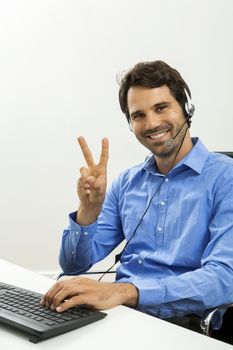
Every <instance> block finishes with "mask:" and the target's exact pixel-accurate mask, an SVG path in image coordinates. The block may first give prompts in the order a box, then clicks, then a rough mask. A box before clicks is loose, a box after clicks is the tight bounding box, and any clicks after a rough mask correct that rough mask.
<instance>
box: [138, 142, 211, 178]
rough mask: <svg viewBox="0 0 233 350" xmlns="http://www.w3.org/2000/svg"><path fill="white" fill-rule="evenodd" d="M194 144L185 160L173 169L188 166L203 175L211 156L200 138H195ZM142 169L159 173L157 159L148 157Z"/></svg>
mask: <svg viewBox="0 0 233 350" xmlns="http://www.w3.org/2000/svg"><path fill="white" fill-rule="evenodd" d="M192 142H193V148H192V149H191V150H190V152H189V153H188V154H187V155H186V156H185V157H184V158H183V159H181V161H180V162H179V163H177V164H176V166H175V167H174V168H173V169H176V168H178V167H180V166H182V165H186V166H188V167H189V168H191V169H193V170H194V171H196V172H197V173H198V174H201V172H202V170H203V168H204V165H205V162H206V160H207V158H208V156H209V151H208V150H207V148H206V147H205V146H204V144H203V143H202V141H201V140H200V139H199V138H197V137H193V138H192ZM142 169H144V170H147V171H149V172H153V173H158V171H157V167H156V161H155V157H154V155H153V154H152V155H149V156H147V158H146V160H145V162H144V163H143V164H142ZM173 169H172V170H173ZM172 170H171V171H172Z"/></svg>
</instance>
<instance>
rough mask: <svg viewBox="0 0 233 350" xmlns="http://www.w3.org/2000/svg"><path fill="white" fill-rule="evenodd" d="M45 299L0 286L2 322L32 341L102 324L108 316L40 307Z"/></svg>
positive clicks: (82, 308) (79, 309)
mask: <svg viewBox="0 0 233 350" xmlns="http://www.w3.org/2000/svg"><path fill="white" fill-rule="evenodd" d="M41 298H42V295H41V294H39V293H35V292H32V291H29V290H26V289H23V288H19V287H16V286H13V285H10V284H6V283H2V282H0V322H2V323H4V324H7V325H10V326H12V327H15V328H17V329H20V330H22V331H24V332H26V333H28V334H30V339H29V340H30V341H31V342H32V343H37V342H38V341H40V340H43V339H47V338H51V337H53V336H55V335H58V334H61V333H65V332H69V331H71V330H73V329H76V328H79V327H82V326H85V325H87V324H89V323H92V322H95V321H97V320H100V319H101V318H103V317H105V316H106V313H104V312H100V311H96V310H92V309H88V308H87V307H85V306H76V307H74V308H72V309H69V310H66V311H64V312H62V313H58V312H56V311H52V310H50V309H47V308H46V307H45V306H42V305H41V304H40V300H41Z"/></svg>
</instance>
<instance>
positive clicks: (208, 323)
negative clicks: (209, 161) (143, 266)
mask: <svg viewBox="0 0 233 350" xmlns="http://www.w3.org/2000/svg"><path fill="white" fill-rule="evenodd" d="M217 153H222V154H225V155H226V156H228V157H231V158H233V152H217ZM232 307H233V301H232V303H230V304H224V305H219V306H217V307H215V308H212V309H209V310H206V312H205V313H204V315H203V317H202V319H201V323H200V326H201V329H202V331H203V334H204V335H207V336H209V337H211V336H213V337H214V338H216V339H219V340H222V341H226V342H229V343H230V344H233V332H232V329H230V326H231V324H232V323H233V309H232ZM224 310H226V312H225V314H224V316H223V324H222V327H221V328H220V330H219V331H212V324H213V319H214V316H215V315H216V313H217V312H219V311H224Z"/></svg>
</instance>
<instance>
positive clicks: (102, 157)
mask: <svg viewBox="0 0 233 350" xmlns="http://www.w3.org/2000/svg"><path fill="white" fill-rule="evenodd" d="M108 151H109V144H108V139H107V138H104V139H103V140H102V149H101V155H100V161H99V165H102V166H104V167H106V166H107V163H108V153H109V152H108Z"/></svg>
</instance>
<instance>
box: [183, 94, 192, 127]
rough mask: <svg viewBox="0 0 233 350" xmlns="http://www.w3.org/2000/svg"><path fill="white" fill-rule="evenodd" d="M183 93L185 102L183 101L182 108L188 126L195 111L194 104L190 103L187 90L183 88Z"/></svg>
mask: <svg viewBox="0 0 233 350" xmlns="http://www.w3.org/2000/svg"><path fill="white" fill-rule="evenodd" d="M184 93H185V96H186V102H185V105H184V108H185V111H186V113H187V122H188V125H189V126H190V123H191V120H190V119H191V118H192V116H193V114H194V112H195V106H194V104H193V103H192V100H191V98H190V96H189V94H188V92H187V90H186V89H184Z"/></svg>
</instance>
